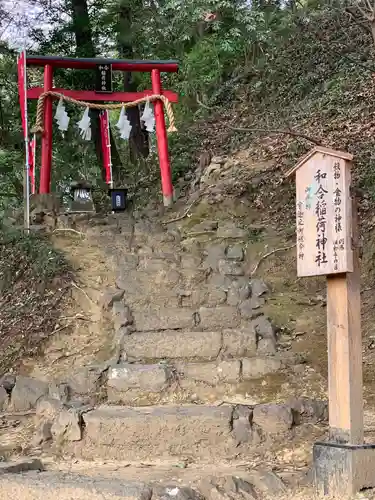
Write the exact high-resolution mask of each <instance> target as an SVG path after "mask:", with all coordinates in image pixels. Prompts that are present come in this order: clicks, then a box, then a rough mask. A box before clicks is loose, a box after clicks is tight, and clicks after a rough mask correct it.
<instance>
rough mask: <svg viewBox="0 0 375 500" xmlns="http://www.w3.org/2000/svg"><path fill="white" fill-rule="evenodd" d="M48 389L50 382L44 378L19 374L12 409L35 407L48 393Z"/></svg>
mask: <svg viewBox="0 0 375 500" xmlns="http://www.w3.org/2000/svg"><path fill="white" fill-rule="evenodd" d="M48 390H49V387H48V384H47V383H46V382H43V381H42V380H37V379H35V378H31V377H22V376H17V378H16V384H15V386H14V388H13V390H12V396H11V408H12V410H13V411H26V410H30V409H32V408H35V406H36V404H37V402H38V400H39V399H40V398H42V397H43V396H46V395H47V394H48Z"/></svg>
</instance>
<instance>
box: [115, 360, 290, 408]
mask: <svg viewBox="0 0 375 500" xmlns="http://www.w3.org/2000/svg"><path fill="white" fill-rule="evenodd" d="M284 367H285V363H283V362H282V361H281V360H280V358H279V357H268V358H267V357H262V358H261V357H254V358H245V359H229V360H223V361H213V362H206V363H184V362H176V361H175V362H174V364H171V363H159V364H139V363H121V364H119V365H116V366H113V367H111V368H110V369H109V371H108V380H107V397H108V402H109V403H110V404H129V405H132V406H144V405H148V404H154V403H155V402H161V401H169V400H171V399H175V400H179V401H185V402H187V401H193V402H197V401H213V400H218V399H220V398H222V397H224V395H227V396H229V395H234V394H236V393H240V392H241V384H242V383H244V382H247V381H254V380H259V379H261V383H262V382H263V381H264V377H265V376H266V375H271V374H274V373H276V372H280V370H282V369H283V368H284ZM285 379H286V375H285V377H283V378H282V377H280V374H278V385H279V386H280V385H281V383H282V382H283V381H285ZM261 383H260V384H259V385H260V387H259V389H260V390H261V385H262V384H261Z"/></svg>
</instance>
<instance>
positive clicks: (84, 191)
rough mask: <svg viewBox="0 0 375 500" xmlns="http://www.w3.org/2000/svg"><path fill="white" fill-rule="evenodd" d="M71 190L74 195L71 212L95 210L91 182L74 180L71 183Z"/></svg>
mask: <svg viewBox="0 0 375 500" xmlns="http://www.w3.org/2000/svg"><path fill="white" fill-rule="evenodd" d="M70 192H71V194H72V196H73V201H72V203H71V208H70V211H71V212H81V213H82V212H95V206H94V202H93V200H92V196H91V184H90V183H89V182H87V181H74V182H72V183H71V184H70Z"/></svg>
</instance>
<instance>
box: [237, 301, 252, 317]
mask: <svg viewBox="0 0 375 500" xmlns="http://www.w3.org/2000/svg"><path fill="white" fill-rule="evenodd" d="M238 309H239V311H240V313H241V317H242V318H244V319H251V318H253V317H254V315H256V313H254V311H253V303H252V299H247V300H244V301H243V302H241V304H240V305H239V307H238Z"/></svg>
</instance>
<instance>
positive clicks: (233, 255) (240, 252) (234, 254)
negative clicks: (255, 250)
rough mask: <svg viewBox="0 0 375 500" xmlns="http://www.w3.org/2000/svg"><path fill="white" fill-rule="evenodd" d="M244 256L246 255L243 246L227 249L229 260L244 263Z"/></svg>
mask: <svg viewBox="0 0 375 500" xmlns="http://www.w3.org/2000/svg"><path fill="white" fill-rule="evenodd" d="M244 255H245V253H244V249H243V246H242V245H233V246H230V247H227V249H226V257H227V259H229V260H238V261H243V260H244Z"/></svg>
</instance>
